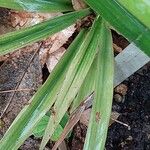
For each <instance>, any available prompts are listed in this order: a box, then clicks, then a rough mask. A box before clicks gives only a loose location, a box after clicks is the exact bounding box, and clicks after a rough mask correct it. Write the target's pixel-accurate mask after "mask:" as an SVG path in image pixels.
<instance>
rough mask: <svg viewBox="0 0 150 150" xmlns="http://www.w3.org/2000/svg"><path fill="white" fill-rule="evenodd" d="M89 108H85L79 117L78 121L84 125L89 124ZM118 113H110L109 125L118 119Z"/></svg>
mask: <svg viewBox="0 0 150 150" xmlns="http://www.w3.org/2000/svg"><path fill="white" fill-rule="evenodd" d="M91 110H92V109H91V108H89V109H87V110H85V111H84V112H83V113H82V115H81V118H80V122H81V123H82V124H84V125H86V126H88V124H89V120H90V114H91ZM119 115H120V114H119V113H118V112H112V113H111V119H110V123H109V125H110V126H111V125H112V124H113V123H114V122H116V120H117V119H118V117H119Z"/></svg>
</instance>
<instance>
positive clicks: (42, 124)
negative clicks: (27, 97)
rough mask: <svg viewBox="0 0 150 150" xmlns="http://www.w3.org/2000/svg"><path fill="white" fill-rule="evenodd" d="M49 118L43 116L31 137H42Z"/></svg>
mask: <svg viewBox="0 0 150 150" xmlns="http://www.w3.org/2000/svg"><path fill="white" fill-rule="evenodd" d="M48 120H49V116H47V115H45V116H43V118H42V119H41V120H40V122H39V123H38V124H37V125H36V127H35V129H34V130H33V135H34V136H35V137H42V136H43V134H44V131H45V128H46V126H47V124H48Z"/></svg>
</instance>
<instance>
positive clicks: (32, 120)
mask: <svg viewBox="0 0 150 150" xmlns="http://www.w3.org/2000/svg"><path fill="white" fill-rule="evenodd" d="M85 35H86V32H85V31H81V32H80V34H79V35H78V36H77V38H76V39H75V40H74V42H73V43H72V44H71V45H70V46H69V48H68V51H67V52H66V53H65V55H64V56H63V57H62V59H61V60H60V62H59V63H58V64H57V65H56V67H55V69H54V71H53V72H52V73H51V75H50V76H49V78H48V79H47V81H46V82H45V84H44V85H43V86H42V87H41V88H40V89H39V90H38V91H37V92H36V94H35V95H34V96H33V98H32V101H31V103H30V105H27V106H25V108H24V109H23V110H22V111H21V112H20V113H19V115H18V116H17V118H16V119H15V120H14V122H13V123H12V125H11V126H10V128H9V129H8V131H7V132H6V134H5V135H4V137H3V138H2V139H1V141H0V149H6V150H9V149H17V148H19V147H20V146H21V144H22V143H23V142H24V141H25V140H26V139H27V138H28V137H29V136H30V135H31V134H32V131H33V129H34V127H35V126H36V125H37V123H38V122H39V121H40V119H41V118H42V117H43V116H44V115H45V114H46V112H47V111H48V110H49V109H50V107H51V106H52V105H53V103H54V102H55V96H56V95H57V92H58V89H59V88H60V87H61V83H62V81H63V80H64V75H65V72H66V70H67V67H68V65H69V64H70V60H71V59H72V58H73V57H74V54H75V53H76V50H77V49H78V46H79V45H80V43H82V40H83V39H84V36H85ZM78 44H79V45H78ZM50 89H51V90H50ZM12 136H13V138H11V137H12Z"/></svg>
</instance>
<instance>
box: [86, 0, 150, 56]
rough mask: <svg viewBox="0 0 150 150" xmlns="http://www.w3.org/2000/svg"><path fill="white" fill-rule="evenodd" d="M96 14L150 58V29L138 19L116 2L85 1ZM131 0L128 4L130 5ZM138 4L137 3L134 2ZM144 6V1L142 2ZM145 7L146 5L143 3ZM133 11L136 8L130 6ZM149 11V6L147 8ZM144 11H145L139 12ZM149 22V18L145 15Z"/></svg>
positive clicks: (103, 0)
mask: <svg viewBox="0 0 150 150" xmlns="http://www.w3.org/2000/svg"><path fill="white" fill-rule="evenodd" d="M85 1H86V2H87V3H88V4H89V5H90V6H91V7H92V8H93V9H94V10H95V11H96V12H97V13H99V14H100V15H102V17H103V18H104V19H105V20H106V21H108V22H109V23H110V25H112V26H113V27H114V28H115V29H116V30H117V31H118V32H120V33H121V34H122V35H124V36H125V37H126V38H127V39H128V40H129V41H131V42H134V43H135V44H136V45H137V46H138V47H139V48H140V49H141V50H143V51H144V52H145V53H146V54H147V55H149V56H150V44H149V43H150V28H148V27H147V26H145V25H144V24H143V23H142V20H139V19H138V18H141V16H142V18H144V16H143V15H142V14H141V15H140V16H138V17H137V16H136V15H135V16H134V14H132V12H131V13H130V12H129V11H128V10H127V9H125V8H124V7H123V6H122V5H121V4H120V3H119V2H118V0H85ZM130 2H131V0H130V1H128V4H129V5H130V4H132V2H131V3H130ZM136 3H138V1H136ZM143 4H144V1H143ZM145 5H146V3H145ZM132 7H133V9H134V8H136V7H135V5H132ZM147 7H148V8H149V9H150V6H149V5H148V6H147ZM129 8H130V7H129ZM141 11H145V10H141ZM146 18H147V19H148V20H147V21H149V16H148V15H146Z"/></svg>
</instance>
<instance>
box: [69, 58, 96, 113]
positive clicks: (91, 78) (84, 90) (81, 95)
mask: <svg viewBox="0 0 150 150" xmlns="http://www.w3.org/2000/svg"><path fill="white" fill-rule="evenodd" d="M95 74H96V58H95V60H94V62H93V64H92V66H91V68H90V70H89V72H88V74H87V76H86V78H85V80H84V82H83V84H82V86H81V88H80V90H79V92H78V95H77V96H76V97H75V99H74V100H73V103H72V106H71V109H70V113H72V112H73V111H74V110H76V109H77V107H79V105H81V103H82V102H83V101H84V100H85V99H86V97H87V96H89V95H90V94H91V93H92V92H93V91H94V88H95Z"/></svg>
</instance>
